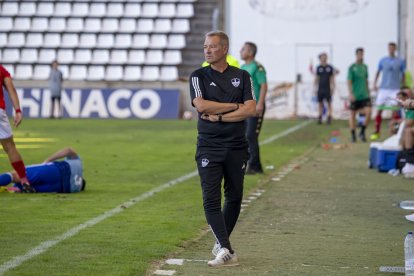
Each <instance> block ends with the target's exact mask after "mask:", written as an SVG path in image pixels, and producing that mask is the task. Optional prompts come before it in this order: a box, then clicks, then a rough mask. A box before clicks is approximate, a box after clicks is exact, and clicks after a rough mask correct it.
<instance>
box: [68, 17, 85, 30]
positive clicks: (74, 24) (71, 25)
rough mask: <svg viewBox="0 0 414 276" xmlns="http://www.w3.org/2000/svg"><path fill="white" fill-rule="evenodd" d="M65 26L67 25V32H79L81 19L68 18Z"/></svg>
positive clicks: (81, 25) (81, 27)
mask: <svg viewBox="0 0 414 276" xmlns="http://www.w3.org/2000/svg"><path fill="white" fill-rule="evenodd" d="M66 25H67V31H69V32H80V31H82V29H83V19H82V18H68V21H67V24H66Z"/></svg>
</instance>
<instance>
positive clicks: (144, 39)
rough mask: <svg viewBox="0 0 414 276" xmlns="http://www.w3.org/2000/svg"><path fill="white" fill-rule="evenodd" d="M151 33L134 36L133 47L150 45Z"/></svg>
mask: <svg viewBox="0 0 414 276" xmlns="http://www.w3.org/2000/svg"><path fill="white" fill-rule="evenodd" d="M149 41H150V39H149V35H147V34H135V35H134V37H133V38H132V47H133V48H141V49H142V48H147V47H148V46H149Z"/></svg>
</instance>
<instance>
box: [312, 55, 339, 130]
mask: <svg viewBox="0 0 414 276" xmlns="http://www.w3.org/2000/svg"><path fill="white" fill-rule="evenodd" d="M327 59H328V56H327V54H326V53H322V54H320V55H319V60H320V64H319V66H318V67H317V68H316V77H315V82H314V85H315V86H317V96H318V102H319V115H318V123H319V124H321V123H322V115H323V104H324V101H326V102H327V104H328V118H327V120H326V121H327V123H328V124H330V123H331V121H332V103H331V102H332V94H333V92H334V90H335V73H336V71H335V69H334V68H333V67H332V66H331V65H329V64H328V63H327Z"/></svg>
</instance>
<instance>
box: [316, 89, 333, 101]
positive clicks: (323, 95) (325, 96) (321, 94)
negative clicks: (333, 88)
mask: <svg viewBox="0 0 414 276" xmlns="http://www.w3.org/2000/svg"><path fill="white" fill-rule="evenodd" d="M324 100H325V101H327V102H328V103H330V102H331V101H332V97H331V92H329V91H318V102H320V103H321V102H323V101H324Z"/></svg>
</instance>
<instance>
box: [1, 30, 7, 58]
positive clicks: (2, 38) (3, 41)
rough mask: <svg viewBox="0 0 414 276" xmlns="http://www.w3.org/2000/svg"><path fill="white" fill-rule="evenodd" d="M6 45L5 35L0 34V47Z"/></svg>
mask: <svg viewBox="0 0 414 276" xmlns="http://www.w3.org/2000/svg"><path fill="white" fill-rule="evenodd" d="M6 45H7V34H5V33H0V47H4V46H6ZM0 60H1V59H0Z"/></svg>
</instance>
